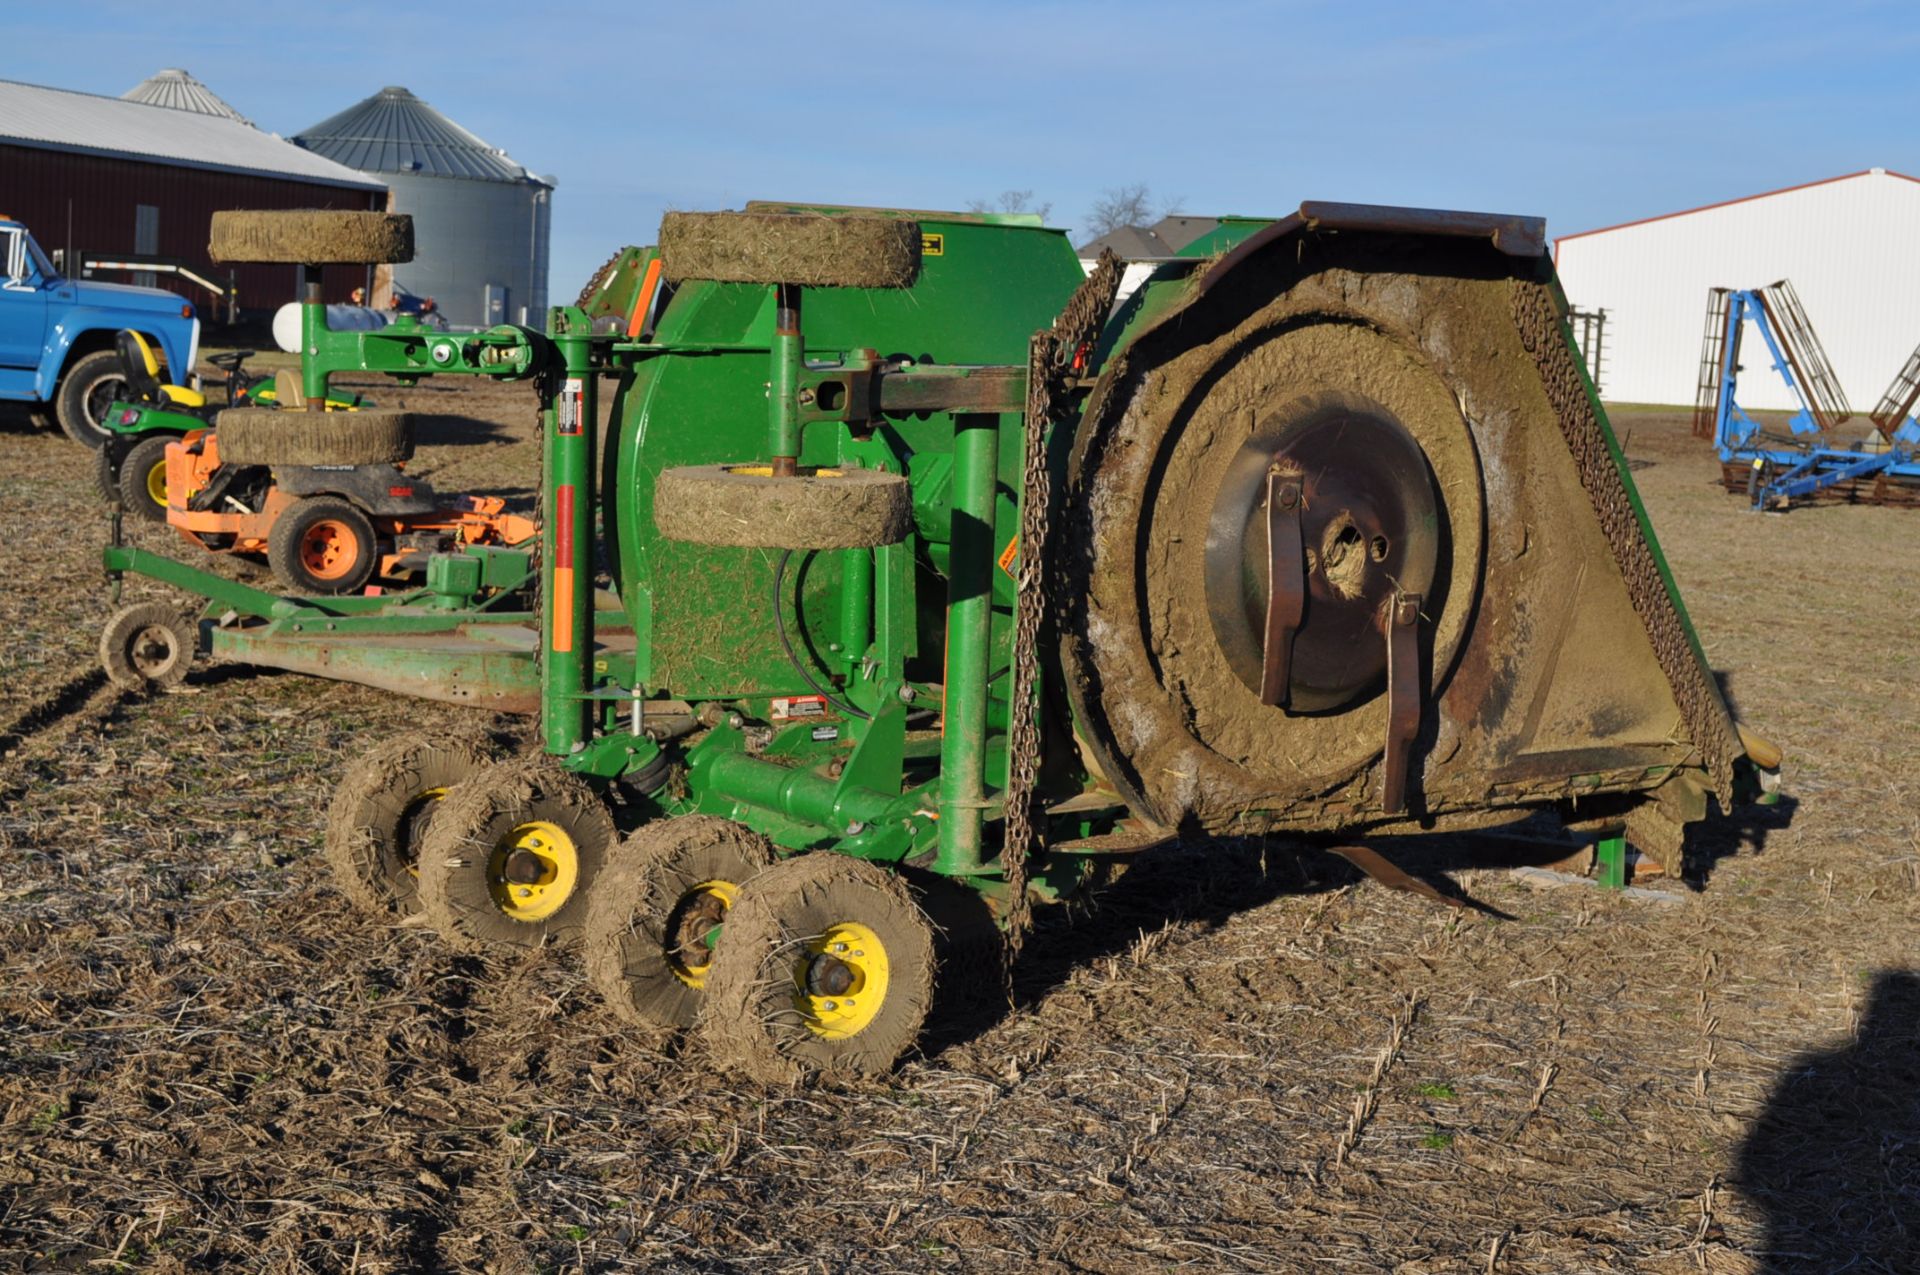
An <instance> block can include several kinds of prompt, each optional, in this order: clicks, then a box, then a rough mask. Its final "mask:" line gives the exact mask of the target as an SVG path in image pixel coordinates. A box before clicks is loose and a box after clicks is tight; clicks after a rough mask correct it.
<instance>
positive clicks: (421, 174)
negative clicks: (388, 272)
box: [293, 88, 554, 327]
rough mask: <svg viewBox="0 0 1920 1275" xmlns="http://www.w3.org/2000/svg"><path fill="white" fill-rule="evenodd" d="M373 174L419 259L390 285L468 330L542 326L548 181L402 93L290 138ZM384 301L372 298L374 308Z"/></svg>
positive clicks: (390, 91)
mask: <svg viewBox="0 0 1920 1275" xmlns="http://www.w3.org/2000/svg"><path fill="white" fill-rule="evenodd" d="M293 140H294V141H295V142H296V143H298V144H299V145H301V146H304V147H306V148H307V149H308V150H310V151H312V152H313V153H314V154H316V155H324V156H325V157H327V158H328V159H331V160H335V161H337V162H339V163H341V164H345V165H347V166H348V167H350V168H356V169H359V170H361V171H362V172H366V173H370V174H376V175H377V176H378V177H379V180H380V181H382V182H383V183H385V184H386V185H387V186H388V187H390V188H391V189H392V191H393V211H394V212H402V213H411V214H413V222H414V243H415V249H414V252H415V255H414V259H413V260H412V261H411V262H408V263H406V264H404V265H397V266H395V267H393V276H392V279H393V284H394V285H396V286H397V287H399V288H401V289H403V290H405V291H406V292H409V293H412V294H413V295H414V296H417V297H432V298H433V299H434V301H435V303H436V304H437V305H438V307H439V310H440V312H441V313H442V314H443V315H445V316H446V318H447V320H448V322H450V323H453V324H456V325H460V326H467V327H484V326H488V325H491V324H495V323H528V324H533V325H535V326H538V325H539V324H541V323H543V322H544V321H545V320H544V315H545V311H546V308H547V236H548V226H549V218H550V216H551V210H552V199H553V186H554V182H553V178H551V177H539V176H536V175H534V174H533V173H531V172H529V171H528V170H527V169H525V168H523V167H521V166H520V165H519V164H517V163H515V162H514V161H513V159H512V157H511V156H509V155H508V154H507V153H506V152H505V151H503V150H501V149H499V148H498V147H495V146H489V145H488V144H487V143H486V142H484V141H482V140H481V139H480V138H478V137H476V136H474V135H473V134H472V133H470V132H468V131H467V130H466V129H464V128H462V127H460V125H458V124H456V123H454V122H453V121H452V120H450V119H448V118H447V117H446V116H445V115H443V114H441V113H440V112H439V111H437V110H435V109H434V108H433V107H431V106H429V105H428V104H427V103H425V102H423V101H421V100H420V99H419V98H417V97H415V96H414V95H413V94H412V93H410V92H408V91H407V90H406V89H404V88H384V89H381V90H380V91H379V92H378V93H376V94H374V95H373V96H372V97H369V98H367V99H366V100H364V101H361V102H358V103H356V104H354V105H353V106H350V107H348V108H347V109H346V110H344V111H342V112H340V113H339V114H338V115H334V116H331V117H330V118H328V119H324V120H322V121H320V122H319V123H318V124H315V125H314V126H313V127H311V128H307V129H303V130H302V131H301V132H300V133H299V134H297V135H296V136H295V137H294V139H293ZM381 299H382V298H380V297H379V296H377V295H376V298H375V300H376V303H378V302H379V301H380V300H381Z"/></svg>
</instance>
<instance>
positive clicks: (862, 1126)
mask: <svg viewBox="0 0 1920 1275" xmlns="http://www.w3.org/2000/svg"><path fill="white" fill-rule="evenodd" d="M378 394H379V396H380V397H381V398H382V400H383V405H389V404H392V403H394V401H395V400H396V399H397V400H399V405H403V406H405V407H407V408H409V409H411V410H415V411H419V412H425V413H431V414H433V417H434V419H432V420H431V421H430V422H429V427H428V440H429V441H428V445H427V446H425V447H423V448H422V450H421V454H420V459H419V462H418V464H417V466H416V468H417V470H418V471H419V472H422V473H424V474H426V475H427V476H429V477H430V478H432V479H434V480H435V481H436V482H439V483H442V484H444V485H446V486H448V487H450V488H453V489H459V488H461V487H469V488H472V489H492V490H496V491H504V492H506V493H507V494H509V495H511V496H513V497H515V498H516V500H517V501H518V502H519V503H521V504H522V505H523V506H524V505H526V504H527V503H529V501H530V497H531V490H532V481H533V473H534V471H533V459H534V454H533V448H532V443H531V438H532V432H533V431H532V425H533V405H532V401H531V398H530V397H529V392H528V391H526V390H525V389H521V388H513V387H501V388H492V387H472V386H468V387H457V386H445V387H441V386H429V387H421V388H419V389H416V390H407V391H400V392H399V393H398V394H397V395H396V394H395V393H394V392H393V389H392V387H390V386H388V387H383V388H382V389H381V390H379V391H378ZM462 416H470V417H474V418H477V422H478V423H476V424H474V425H470V426H462V425H460V424H459V422H458V418H459V417H462ZM1615 423H1616V427H1617V429H1618V430H1619V432H1620V433H1621V434H1622V435H1623V436H1625V437H1627V439H1628V451H1629V453H1630V455H1631V456H1632V457H1633V458H1634V459H1635V460H1636V462H1638V468H1637V470H1636V473H1635V477H1636V479H1637V480H1638V481H1639V483H1640V485H1641V490H1642V491H1643V493H1644V494H1645V496H1646V499H1647V502H1648V504H1649V506H1650V507H1651V509H1652V511H1653V515H1654V519H1655V522H1656V524H1657V526H1658V528H1659V530H1660V532H1661V535H1662V537H1663V540H1664V542H1665V548H1666V551H1667V554H1668V556H1669V558H1670V559H1671V561H1672V563H1673V566H1674V569H1675V571H1676V573H1677V575H1678V577H1679V580H1680V583H1681V586H1682V589H1683V592H1684V595H1685V597H1686V599H1687V603H1688V606H1689V607H1690V609H1691V611H1692V614H1693V617H1694V619H1695V621H1696V622H1697V624H1698V625H1699V627H1700V630H1701V632H1702V634H1703V636H1704V639H1705V641H1706V644H1707V647H1708V650H1709V652H1710V654H1711V656H1712V658H1713V660H1714V662H1715V664H1716V665H1717V666H1719V667H1722V668H1725V669H1728V670H1731V671H1732V680H1731V686H1732V689H1733V692H1734V694H1735V695H1736V696H1737V698H1738V700H1739V703H1740V707H1741V710H1742V712H1743V714H1744V715H1745V716H1746V717H1747V719H1748V720H1750V721H1751V722H1752V723H1754V724H1755V725H1756V726H1757V727H1759V728H1760V729H1761V730H1762V731H1763V732H1764V733H1766V734H1768V735H1770V736H1771V737H1773V738H1774V739H1776V740H1777V741H1778V742H1779V743H1780V744H1782V745H1783V746H1784V747H1785V749H1786V751H1787V756H1788V768H1787V782H1788V786H1789V789H1790V791H1791V792H1792V794H1793V801H1792V802H1791V803H1788V804H1786V805H1784V806H1782V807H1780V808H1778V809H1776V810H1774V811H1772V812H1768V813H1766V814H1764V815H1760V816H1752V815H1751V814H1749V815H1748V816H1745V817H1743V818H1742V819H1741V820H1740V821H1739V822H1737V823H1723V824H1721V825H1719V826H1718V828H1717V829H1716V830H1715V831H1713V832H1711V833H1709V834H1708V835H1706V836H1704V837H1702V838H1701V839H1700V843H1699V845H1698V847H1697V848H1698V850H1699V851H1700V857H1701V859H1702V862H1703V863H1704V864H1705V865H1706V867H1705V872H1704V881H1703V883H1702V885H1701V888H1699V889H1687V888H1684V887H1682V886H1680V885H1678V884H1677V883H1672V882H1668V883H1656V885H1655V887H1654V888H1656V889H1657V890H1658V891H1659V894H1658V896H1657V897H1648V898H1641V897H1617V896H1610V895H1607V894H1604V893H1602V892H1600V891H1598V890H1596V889H1592V888H1589V887H1586V886H1583V885H1567V886H1561V887H1558V888H1539V887H1537V886H1535V885H1533V884H1530V883H1529V881H1528V880H1527V879H1526V878H1524V877H1522V876H1520V875H1518V874H1515V873H1512V872H1509V871H1506V870H1504V869H1496V868H1488V867H1484V866H1471V865H1472V863H1473V859H1472V857H1471V856H1472V855H1473V854H1475V853H1476V852H1478V851H1480V850H1482V849H1484V848H1485V845H1486V843H1484V842H1482V843H1480V844H1479V845H1475V844H1473V843H1470V842H1464V841H1461V842H1447V841H1436V842H1434V843H1433V844H1431V845H1426V846H1423V847H1419V848H1417V853H1416V854H1415V855H1414V856H1413V857H1412V858H1403V861H1404V862H1407V863H1409V864H1410V865H1411V866H1414V867H1416V868H1418V869H1419V870H1421V871H1423V872H1427V873H1429V874H1435V873H1440V872H1443V871H1444V872H1446V873H1448V874H1449V875H1450V876H1451V877H1452V879H1453V881H1454V883H1455V884H1456V885H1457V886H1458V888H1459V889H1461V890H1463V891H1464V892H1466V893H1467V894H1469V895H1471V896H1472V897H1473V898H1475V899H1477V900H1479V901H1480V902H1482V903H1483V904H1485V905H1486V906H1487V907H1488V908H1490V909H1493V910H1495V911H1497V912H1498V913H1501V914H1504V915H1505V917H1506V918H1508V919H1501V917H1500V916H1496V915H1493V914H1491V913H1489V912H1460V911H1455V910H1451V909H1445V908H1440V907H1437V906H1435V905H1433V904H1432V903H1429V902H1427V901H1425V900H1422V899H1419V898H1417V897H1414V896H1411V895H1408V894H1403V893H1395V892H1392V891H1389V890H1387V889H1384V888H1382V887H1381V886H1379V885H1376V884H1374V883H1372V882H1370V881H1367V880H1365V879H1362V878H1359V877H1357V875H1356V874H1355V873H1353V872H1352V871H1351V870H1350V869H1348V868H1347V867H1346V866H1345V865H1344V864H1343V863H1341V862H1338V861H1328V860H1323V859H1319V858H1308V857H1303V856H1302V855H1301V854H1300V853H1299V851H1298V849H1297V848H1296V847H1295V846H1294V845H1292V844H1291V843H1286V842H1280V841H1275V842H1272V843H1270V844H1268V845H1265V846H1253V847H1244V846H1242V847H1229V846H1184V847H1172V848H1169V849H1167V850H1166V851H1164V852H1160V853H1157V854H1155V855H1154V856H1151V857H1150V858H1148V859H1147V860H1146V861H1145V862H1143V863H1141V864H1140V865H1139V866H1138V867H1137V868H1136V869H1135V870H1134V871H1133V872H1132V873H1131V874H1129V875H1128V876H1127V877H1125V878H1123V879H1122V880H1121V881H1120V883H1119V884H1118V885H1116V886H1115V887H1114V888H1113V889H1112V890H1110V891H1109V892H1108V893H1107V894H1106V896H1105V897H1104V898H1103V899H1102V900H1101V901H1100V904H1099V906H1098V907H1097V908H1095V909H1093V910H1091V911H1086V910H1076V911H1074V912H1071V913H1068V912H1054V913H1052V914H1049V915H1046V916H1045V917H1043V919H1042V921H1041V923H1040V928H1039V931H1038V933H1037V935H1036V936H1035V938H1034V939H1033V940H1032V941H1031V942H1030V943H1029V945H1028V950H1027V954H1026V959H1025V961H1024V963H1023V964H1022V966H1021V968H1020V969H1019V971H1018V977H1017V993H1018V1003H1017V1005H1016V1006H1015V1007H1014V1008H1013V1009H1012V1010H1008V1009H1007V1008H1006V1007H1005V1006H1004V1005H1003V1004H1000V1005H996V1004H992V1003H988V1004H986V1005H985V1006H984V1007H982V1006H976V1007H974V1008H973V1010H971V1011H970V1012H962V1011H959V1010H955V1011H951V1012H948V1013H945V1014H943V1015H942V1016H941V1017H940V1018H939V1020H938V1021H937V1022H936V1023H935V1025H934V1031H933V1033H932V1035H931V1037H930V1038H929V1039H928V1041H927V1042H926V1047H925V1051H924V1053H923V1055H922V1056H920V1057H917V1058H914V1059H912V1060H909V1061H908V1062H907V1063H905V1064H904V1065H903V1066H901V1068H900V1069H899V1070H898V1071H897V1073H896V1074H894V1075H893V1076H891V1077H889V1078H887V1079H884V1080H879V1081H873V1082H865V1083H859V1084H853V1085H849V1086H845V1087H820V1086H812V1087H803V1088H799V1089H791V1090H789V1089H776V1090H770V1089H763V1088H757V1087H753V1086H748V1085H743V1084H740V1083H738V1082H737V1081H736V1080H734V1079H732V1078H730V1077H729V1076H727V1075H725V1074H721V1073H719V1072H718V1071H717V1069H716V1068H715V1067H713V1066H712V1065H711V1064H710V1063H709V1061H708V1059H707V1058H706V1057H705V1055H704V1054H703V1052H702V1051H701V1050H700V1049H699V1048H698V1047H697V1046H694V1045H690V1044H687V1043H686V1042H683V1041H678V1040H669V1039H665V1038H649V1037H646V1036H643V1035H639V1034H636V1033H635V1032H634V1031H633V1030H631V1029H629V1028H627V1027H625V1026H623V1025H621V1024H620V1023H618V1022H617V1021H616V1020H615V1019H614V1017H613V1015H612V1014H611V1013H610V1012H609V1011H608V1010H607V1009H606V1008H604V1007H603V1006H602V1005H601V1003H600V1002H599V1000H598V998H597V997H596V995H595V994H594V993H593V992H592V990H591V989H590V988H589V987H587V986H586V985H585V984H584V982H583V975H582V972H581V969H580V966H579V964H578V962H577V961H576V960H574V959H570V958H566V957H562V956H558V955H554V954H547V955H540V954H532V955H526V956H520V957H515V956H503V957H497V958H496V957H491V956H489V957H486V958H474V957H468V956H460V955H456V954H454V953H452V952H450V951H449V949H448V948H447V947H445V946H444V945H442V944H441V943H440V942H438V941H437V940H436V939H435V938H434V936H433V935H432V934H431V933H429V932H427V931H425V930H423V929H421V928H419V927H415V926H406V925H390V924H381V923H378V922H375V921H371V920H369V919H367V918H366V917H365V916H363V915H360V914H356V913H354V912H352V911H350V910H349V909H348V907H347V905H346V903H345V900H344V899H343V898H342V896H341V895H340V894H338V893H337V892H336V891H335V890H334V888H333V887H332V886H331V885H330V884H329V881H328V879H327V876H326V874H325V872H324V870H323V868H322V864H321V861H320V855H319V853H318V852H319V841H320V828H321V824H322V819H323V812H324V808H325V805H326V802H327V800H328V797H329V793H330V780H331V777H333V776H335V775H337V774H338V773H339V771H340V770H341V769H342V768H343V767H344V765H345V760H346V759H348V758H350V757H352V756H353V755H355V754H356V753H357V752H359V751H360V750H361V749H363V748H365V747H366V746H368V745H369V744H370V743H371V742H373V741H375V740H377V739H380V738H383V737H385V736H386V735H388V734H391V733H396V732H398V731H399V730H401V729H402V728H404V727H409V726H417V725H422V724H425V725H439V724H450V723H455V722H457V721H460V720H462V713H461V710H457V709H452V708H445V707H440V706H436V705H429V704H423V703H419V702H414V701H408V700H402V699H398V698H395V697H392V696H387V695H382V694H378V693H376V692H374V691H371V690H366V689H362V688H358V687H353V686H345V685H339V684H333V683H324V682H318V681H311V680H306V679H302V678H298V677H293V676H270V675H258V674H254V673H249V672H244V671H231V670H230V671H219V670H216V671H212V672H202V673H200V674H198V675H197V676H196V678H195V679H194V680H193V681H191V682H190V683H189V684H188V685H187V686H186V687H185V688H184V689H183V690H181V691H178V692H176V693H172V694H167V695H161V696H157V697H152V698H144V697H138V696H125V695H122V694H120V693H119V692H117V691H114V690H112V689H111V688H110V687H108V686H106V685H105V684H104V682H103V681H102V679H101V678H100V676H99V675H98V673H97V672H96V671H95V657H94V646H95V643H96V641H97V635H98V632H99V628H100V625H101V623H102V621H103V620H104V618H105V617H106V615H107V613H108V610H109V606H108V601H107V595H106V590H105V587H104V583H103V581H102V579H101V576H100V571H99V565H98V562H99V558H98V549H99V545H100V543H101V541H102V539H103V538H104V535H105V522H104V517H103V513H102V509H101V507H100V505H99V502H98V501H97V499H96V497H95V496H94V494H93V489H92V482H91V474H90V467H89V462H88V460H87V458H86V457H85V456H84V455H83V454H82V453H81V451H80V450H79V449H78V448H76V447H75V446H74V445H73V444H71V443H68V442H66V441H65V440H64V439H62V438H61V437H59V436H57V435H55V434H50V433H35V432H33V431H32V429H31V428H30V427H29V426H28V425H27V423H26V422H25V421H24V420H14V419H5V420H0V508H4V509H5V510H6V511H7V513H8V524H9V525H8V541H9V543H10V544H11V546H12V549H11V551H10V556H11V561H12V566H11V568H10V569H9V570H8V571H7V572H6V573H5V576H4V579H0V632H3V633H4V634H5V638H6V640H5V642H4V645H0V864H3V865H4V869H3V870H0V1270H14V1269H24V1270H41V1269H62V1270H65V1269H73V1270H105V1271H113V1270H150V1271H176V1270H189V1269H191V1270H212V1269H244V1270H256V1271H270V1272H282V1271H353V1272H368V1273H372V1272H400V1271H415V1270H430V1269H446V1270H462V1271H465V1270H488V1271H515V1272H517V1271H534V1270H544V1271H555V1272H558V1271H576V1270H577V1271H611V1270H623V1269H673V1270H704V1271H726V1270H747V1269H751V1270H754V1271H782V1272H784V1271H794V1272H802V1271H825V1272H831V1271H854V1270H862V1271H864V1270H889V1269H915V1270H922V1269H924V1270H948V1269H952V1270H996V1271H997V1270H1007V1269H1031V1270H1040V1271H1063V1272H1064V1271H1115V1272H1118V1271H1138V1270H1162V1269H1172V1268H1194V1269H1202V1270H1236V1271H1240V1270H1244V1271H1303V1270H1329V1271H1390V1272H1408V1273H1410V1272H1442V1271H1445V1272H1481V1271H1498V1272H1546V1271H1596V1270H1607V1271H1612V1270H1633V1271H1672V1272H1681V1271H1699V1270H1705V1271H1712V1272H1757V1271H1763V1270H1790V1271H1834V1270H1840V1269H1850V1270H1857V1271H1880V1272H1887V1271H1898V1270H1914V1269H1917V1268H1920V1258H1916V1257H1915V1256H1914V1254H1915V1252H1916V1251H1920V1109H1917V1107H1916V1104H1917V1103H1920V1098H1917V1097H1916V1095H1920V1039H1917V1038H1916V1033H1920V1026H1917V1024H1920V973H1916V970H1915V966H1916V965H1917V964H1920V802H1916V800H1915V793H1914V791H1913V789H1914V785H1915V783H1916V776H1917V775H1920V764H1917V763H1920V757H1916V752H1917V751H1920V749H1917V748H1916V744H1915V739H1914V733H1913V730H1912V723H1913V722H1914V721H1915V720H1916V709H1917V708H1920V702H1917V701H1920V692H1917V691H1916V689H1915V680H1916V679H1915V676H1914V675H1915V672H1916V669H1915V657H1914V650H1915V646H1914V643H1913V641H1912V633H1913V623H1912V619H1913V617H1914V616H1915V615H1916V614H1917V613H1920V582H1916V580H1915V578H1914V576H1913V574H1912V573H1911V572H1903V571H1901V570H1900V569H1899V567H1898V563H1899V555H1900V554H1901V553H1903V552H1904V550H1903V549H1902V546H1903V545H1906V544H1908V543H1909V542H1910V541H1911V539H1912V538H1913V537H1914V536H1915V535H1916V534H1917V533H1920V515H1917V514H1915V513H1913V512H1910V511H1909V512H1900V511H1893V510H1882V509H1873V508H1839V507H1822V508H1814V509H1808V510H1800V511H1795V512H1793V513H1791V514H1788V515H1784V516H1759V515H1753V514H1750V513H1748V512H1746V510H1745V508H1744V502H1743V501H1741V500H1738V499H1736V498H1734V497H1731V496H1727V495H1724V494H1722V493H1721V492H1720V491H1718V490H1717V489H1716V487H1715V486H1714V485H1713V479H1714V478H1715V476H1716V472H1717V471H1716V467H1715V465H1714V462H1713V460H1712V457H1711V455H1710V453H1709V451H1708V449H1707V448H1706V446H1705V445H1704V444H1701V443H1698V442H1696V441H1694V440H1692V439H1690V438H1688V437H1687V434H1686V422H1685V419H1684V417H1682V416H1680V415H1678V414H1672V413H1659V412H1649V411H1621V412H1618V413H1617V414H1616V416H1615ZM134 537H135V539H136V540H137V541H138V542H139V543H142V544H146V545H149V546H152V547H156V548H168V549H172V548H174V546H175V542H174V541H173V540H172V539H171V533H170V532H168V531H167V530H166V529H165V528H154V527H141V528H138V529H137V530H136V531H135V532H134ZM180 551H181V552H184V549H181V550H180ZM149 588H150V587H149V586H141V585H138V584H133V585H130V586H129V589H130V593H131V594H133V595H134V596H138V595H139V594H140V593H141V592H142V591H143V590H147V589H149ZM483 724H484V725H486V726H488V727H489V728H491V729H492V730H494V731H495V733H496V734H497V735H498V737H499V738H500V740H501V742H503V743H508V742H511V741H512V739H513V738H514V737H515V736H516V734H517V732H519V731H520V730H521V729H522V728H521V727H520V725H519V724H518V723H516V722H512V721H508V720H505V719H499V720H490V721H488V722H485V723H483Z"/></svg>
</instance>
